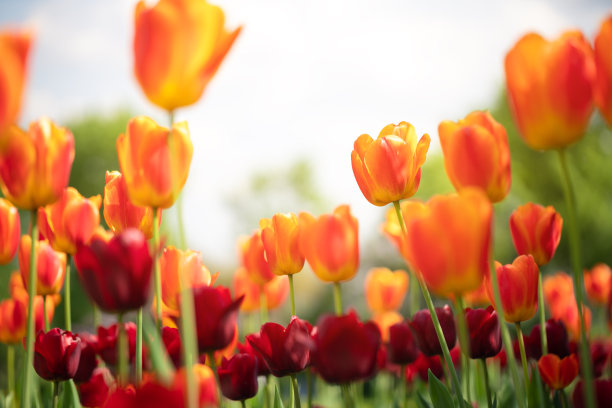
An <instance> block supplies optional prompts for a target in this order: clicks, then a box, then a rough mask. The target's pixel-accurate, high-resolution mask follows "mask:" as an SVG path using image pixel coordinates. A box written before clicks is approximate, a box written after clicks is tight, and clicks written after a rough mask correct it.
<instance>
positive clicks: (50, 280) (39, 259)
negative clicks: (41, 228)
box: [18, 235, 66, 296]
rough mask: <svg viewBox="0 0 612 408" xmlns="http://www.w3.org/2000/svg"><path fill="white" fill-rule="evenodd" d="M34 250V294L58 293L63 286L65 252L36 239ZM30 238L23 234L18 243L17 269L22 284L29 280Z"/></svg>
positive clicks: (26, 283)
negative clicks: (57, 250) (35, 276)
mask: <svg viewBox="0 0 612 408" xmlns="http://www.w3.org/2000/svg"><path fill="white" fill-rule="evenodd" d="M34 247H35V249H34V251H35V252H36V275H37V280H36V294H37V295H41V296H44V295H53V294H56V293H59V292H60V290H61V289H62V286H64V278H65V276H66V254H64V253H61V252H56V251H54V250H53V248H51V246H50V245H49V244H48V243H47V241H38V242H36V244H35V245H34ZM31 251H32V240H31V238H30V236H29V235H23V236H22V237H21V242H20V244H19V255H18V256H19V271H20V272H21V279H23V283H24V286H25V287H26V288H27V287H28V285H29V281H30V252H31Z"/></svg>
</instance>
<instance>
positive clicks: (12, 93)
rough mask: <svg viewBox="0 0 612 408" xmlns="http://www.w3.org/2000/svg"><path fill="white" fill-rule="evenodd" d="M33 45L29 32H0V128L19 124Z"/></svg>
mask: <svg viewBox="0 0 612 408" xmlns="http://www.w3.org/2000/svg"><path fill="white" fill-rule="evenodd" d="M31 43H32V36H31V35H30V34H29V33H27V32H16V31H15V32H11V31H0V61H2V64H1V65H0V89H2V92H0V128H3V127H4V126H7V125H10V124H13V123H15V122H17V118H18V116H19V111H20V110H21V98H22V95H23V89H24V87H25V79H26V70H27V65H28V59H29V54H30V46H31Z"/></svg>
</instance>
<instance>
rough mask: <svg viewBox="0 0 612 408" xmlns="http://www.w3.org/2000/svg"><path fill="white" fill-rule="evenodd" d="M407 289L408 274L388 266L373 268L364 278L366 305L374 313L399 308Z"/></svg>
mask: <svg viewBox="0 0 612 408" xmlns="http://www.w3.org/2000/svg"><path fill="white" fill-rule="evenodd" d="M407 290H408V274H407V273H406V272H405V271H402V270H397V271H394V272H391V270H390V269H389V268H373V269H371V270H370V272H368V275H367V276H366V279H365V295H366V300H367V302H368V307H369V308H370V310H372V311H374V312H375V313H382V312H387V311H391V310H399V308H400V307H402V302H403V301H404V297H405V296H406V291H407Z"/></svg>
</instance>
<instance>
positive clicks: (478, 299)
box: [463, 279, 491, 308]
mask: <svg viewBox="0 0 612 408" xmlns="http://www.w3.org/2000/svg"><path fill="white" fill-rule="evenodd" d="M485 281H486V279H485V280H483V281H482V283H481V285H480V286H479V287H478V288H477V289H474V290H472V291H470V292H467V293H465V294H463V301H464V302H465V304H466V306H468V307H472V308H475V307H486V306H488V305H490V304H491V300H490V299H489V294H488V293H487V285H486V282H485Z"/></svg>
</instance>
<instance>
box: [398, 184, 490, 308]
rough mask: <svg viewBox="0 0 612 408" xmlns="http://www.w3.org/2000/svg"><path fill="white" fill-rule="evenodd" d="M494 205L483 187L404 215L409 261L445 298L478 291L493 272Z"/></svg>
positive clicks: (437, 198)
mask: <svg viewBox="0 0 612 408" xmlns="http://www.w3.org/2000/svg"><path fill="white" fill-rule="evenodd" d="M492 211H493V209H492V206H491V202H490V201H489V199H488V198H487V196H486V195H485V194H484V193H483V192H482V191H481V190H478V189H473V188H466V189H464V190H462V191H461V192H460V193H459V194H458V195H448V196H434V197H433V198H431V199H430V200H429V201H428V202H427V203H426V204H420V207H417V206H414V208H413V209H412V211H411V212H408V213H407V212H404V220H405V222H406V235H407V246H406V247H407V254H406V255H407V261H408V262H409V263H410V264H411V265H412V266H413V268H415V269H416V271H417V273H420V274H421V276H422V277H423V279H424V281H425V283H426V284H427V286H428V287H429V288H430V289H431V291H433V292H434V293H436V294H437V295H440V296H445V297H448V296H451V295H457V294H462V293H465V292H469V291H472V290H474V289H477V288H478V286H480V284H481V282H482V279H483V277H484V275H485V274H486V273H487V271H488V269H489V258H490V251H491V217H492Z"/></svg>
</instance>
